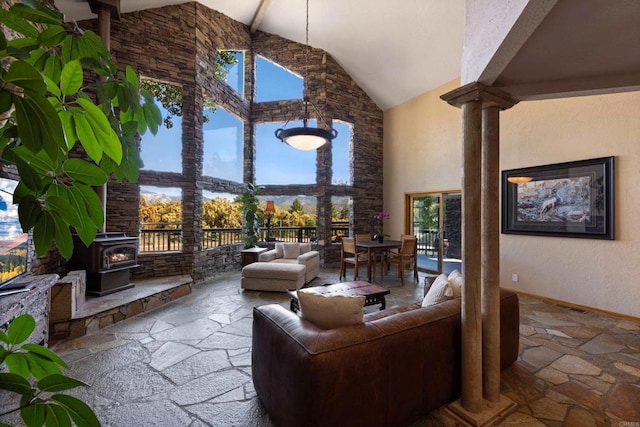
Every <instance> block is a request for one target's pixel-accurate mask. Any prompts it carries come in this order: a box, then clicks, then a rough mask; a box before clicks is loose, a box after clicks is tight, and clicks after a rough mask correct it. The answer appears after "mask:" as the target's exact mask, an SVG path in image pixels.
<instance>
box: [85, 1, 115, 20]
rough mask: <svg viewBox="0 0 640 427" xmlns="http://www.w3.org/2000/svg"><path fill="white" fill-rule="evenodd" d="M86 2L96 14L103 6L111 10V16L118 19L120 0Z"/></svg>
mask: <svg viewBox="0 0 640 427" xmlns="http://www.w3.org/2000/svg"><path fill="white" fill-rule="evenodd" d="M87 3H89V7H90V8H91V12H92V13H95V14H96V15H98V14H99V13H100V9H102V8H105V9H107V10H109V12H111V18H113V19H117V20H120V0H87Z"/></svg>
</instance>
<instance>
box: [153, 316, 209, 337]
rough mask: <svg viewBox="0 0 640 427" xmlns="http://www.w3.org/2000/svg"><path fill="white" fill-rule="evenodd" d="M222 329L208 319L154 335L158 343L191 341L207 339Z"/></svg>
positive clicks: (198, 320)
mask: <svg viewBox="0 0 640 427" xmlns="http://www.w3.org/2000/svg"><path fill="white" fill-rule="evenodd" d="M219 329H220V325H219V324H217V323H216V322H213V321H211V320H209V319H207V318H205V319H197V320H194V321H192V322H189V323H184V324H182V325H180V326H176V327H174V328H170V329H166V330H164V331H161V332H158V333H157V334H153V335H152V336H153V338H155V339H156V340H158V341H187V340H189V341H191V340H202V339H204V338H207V337H208V336H210V335H211V334H213V333H214V332H215V331H217V330H219Z"/></svg>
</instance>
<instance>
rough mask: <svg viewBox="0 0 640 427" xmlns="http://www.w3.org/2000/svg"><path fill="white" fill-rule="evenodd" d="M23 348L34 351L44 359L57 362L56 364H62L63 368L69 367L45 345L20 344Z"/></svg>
mask: <svg viewBox="0 0 640 427" xmlns="http://www.w3.org/2000/svg"><path fill="white" fill-rule="evenodd" d="M22 349H23V350H27V351H30V352H32V353H36V354H38V355H40V356H42V357H44V358H45V359H49V360H50V361H52V362H54V363H57V364H58V365H60V366H62V367H63V368H69V367H68V366H67V364H66V363H65V361H64V360H62V358H61V357H60V356H58V355H57V354H56V353H54V352H53V351H51V350H49V349H48V348H46V347H43V346H41V345H38V344H24V345H23V346H22Z"/></svg>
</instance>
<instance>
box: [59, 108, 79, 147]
mask: <svg viewBox="0 0 640 427" xmlns="http://www.w3.org/2000/svg"><path fill="white" fill-rule="evenodd" d="M58 115H59V116H60V121H61V122H62V129H63V130H64V137H65V140H66V141H67V148H71V147H73V145H74V144H75V143H76V141H77V140H78V135H76V128H75V127H74V124H73V113H72V112H71V111H67V110H62V111H60V113H58Z"/></svg>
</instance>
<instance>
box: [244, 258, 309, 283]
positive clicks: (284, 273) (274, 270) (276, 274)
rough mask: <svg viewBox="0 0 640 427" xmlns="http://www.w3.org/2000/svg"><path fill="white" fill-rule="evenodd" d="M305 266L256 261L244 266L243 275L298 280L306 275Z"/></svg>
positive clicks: (257, 277)
mask: <svg viewBox="0 0 640 427" xmlns="http://www.w3.org/2000/svg"><path fill="white" fill-rule="evenodd" d="M305 270H306V268H305V266H304V265H301V264H297V263H282V264H281V263H275V262H254V263H252V264H249V265H246V266H244V267H243V268H242V277H247V278H256V279H265V278H278V279H281V280H293V281H297V280H298V279H299V278H300V277H301V276H304V273H305Z"/></svg>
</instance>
